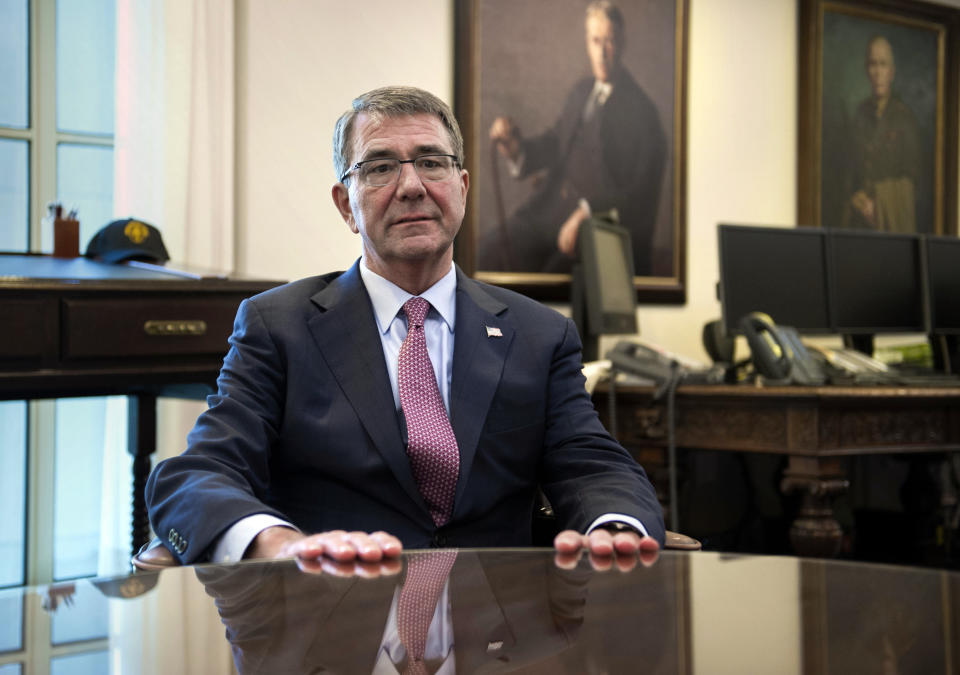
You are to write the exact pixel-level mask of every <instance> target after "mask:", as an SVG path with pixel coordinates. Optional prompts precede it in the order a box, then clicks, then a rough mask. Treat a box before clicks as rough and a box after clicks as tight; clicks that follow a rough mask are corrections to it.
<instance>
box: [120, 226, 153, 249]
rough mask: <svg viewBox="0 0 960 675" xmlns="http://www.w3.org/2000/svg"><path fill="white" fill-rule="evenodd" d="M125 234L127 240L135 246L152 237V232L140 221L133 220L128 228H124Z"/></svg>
mask: <svg viewBox="0 0 960 675" xmlns="http://www.w3.org/2000/svg"><path fill="white" fill-rule="evenodd" d="M123 233H124V234H125V235H126V236H127V239H129V240H130V241H132V242H133V243H134V244H142V243H143V241H144V240H145V239H146V238H147V237H149V236H150V230H148V229H147V226H146V225H144V224H143V223H141V222H140V221H139V220H131V221H130V222H129V223H127V226H126V227H125V228H123Z"/></svg>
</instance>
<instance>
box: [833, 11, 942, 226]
mask: <svg viewBox="0 0 960 675" xmlns="http://www.w3.org/2000/svg"><path fill="white" fill-rule="evenodd" d="M823 18H824V21H823V71H822V72H823V100H822V143H821V157H822V164H821V167H822V168H821V179H820V189H821V195H822V201H821V212H820V224H822V225H824V226H827V227H843V228H853V229H869V230H874V231H878V232H899V233H915V232H940V231H942V227H943V224H942V217H938V216H937V203H936V185H937V184H938V181H940V182H941V184H942V180H943V178H942V176H943V161H944V160H943V158H942V157H938V154H937V128H938V124H937V122H938V115H942V112H941V111H942V110H943V107H944V106H943V101H942V96H943V94H942V91H941V90H942V85H941V84H939V83H938V73H942V72H943V70H942V64H940V63H939V58H940V57H939V56H938V41H939V40H940V39H942V36H941V35H940V33H939V32H938V31H937V29H936V26H925V25H923V24H922V23H911V22H908V21H906V20H898V19H895V18H893V17H890V16H879V15H878V16H874V15H872V14H870V13H865V14H864V13H857V12H853V13H845V12H842V11H831V12H826V13H825V14H824V17H823ZM941 133H942V132H941Z"/></svg>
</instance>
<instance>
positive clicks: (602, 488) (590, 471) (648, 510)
mask: <svg viewBox="0 0 960 675" xmlns="http://www.w3.org/2000/svg"><path fill="white" fill-rule="evenodd" d="M564 327H565V329H564V331H563V335H562V339H561V341H560V342H559V344H558V345H557V347H556V349H555V351H554V356H553V362H552V366H551V373H550V379H549V383H548V388H547V397H548V401H547V410H548V418H547V428H546V435H545V440H544V453H543V457H542V460H541V467H540V472H541V486H542V488H543V490H544V493H545V494H546V496H547V499H549V500H550V503H551V505H552V506H553V508H554V510H555V511H556V513H557V515H558V517H559V518H560V523H561V525H562V526H563V527H568V528H572V529H575V530H578V531H580V532H584V531H586V528H587V527H588V526H589V525H590V524H591V523H592V522H593V521H594V520H595V519H596V518H597V517H599V516H601V515H603V514H606V513H622V514H624V515H630V516H633V517H635V518H637V519H638V520H640V522H642V523H643V524H644V527H646V528H647V531H648V533H649V534H650V536H652V537H654V538H655V539H657V540H658V541H659V542H660V544H661V545H662V544H663V539H664V524H663V512H662V509H661V507H660V504H659V502H658V501H657V497H656V493H655V491H654V489H653V486H652V485H651V484H650V481H649V480H648V479H647V476H646V474H645V472H644V470H643V468H641V467H640V465H639V464H637V462H636V461H635V460H634V459H633V457H631V456H630V454H629V453H628V452H627V451H626V450H625V449H624V448H623V447H622V446H621V445H620V444H619V443H617V442H616V441H615V440H614V439H613V437H611V436H610V434H609V433H607V431H606V429H605V428H604V427H603V425H602V424H601V423H600V419H599V417H598V415H597V411H596V409H595V408H594V406H593V402H592V400H591V399H590V396H589V394H588V393H587V391H586V387H585V380H584V377H583V373H582V370H581V368H582V364H581V357H580V349H581V345H580V338H579V336H578V335H577V331H576V328H575V327H574V325H573V322H572V321H571V320H569V319H566V320H565V323H564Z"/></svg>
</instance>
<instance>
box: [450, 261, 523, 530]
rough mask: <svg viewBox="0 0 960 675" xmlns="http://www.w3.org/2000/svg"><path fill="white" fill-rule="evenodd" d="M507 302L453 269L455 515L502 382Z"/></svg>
mask: <svg viewBox="0 0 960 675" xmlns="http://www.w3.org/2000/svg"><path fill="white" fill-rule="evenodd" d="M506 309H507V306H506V305H505V304H503V303H502V302H500V301H499V300H496V299H495V298H493V297H492V296H490V295H489V294H487V292H486V291H484V290H483V289H482V288H481V287H480V286H479V285H477V284H476V283H475V282H474V281H472V280H471V279H470V278H468V277H467V276H466V275H465V274H464V273H463V271H462V270H460V268H459V267H458V268H457V325H456V340H455V343H454V349H453V377H452V383H451V385H452V386H451V391H450V416H451V420H450V423H451V425H452V426H453V431H454V434H456V437H457V444H458V445H459V447H460V480H459V482H458V483H457V496H456V499H455V501H454V515H456V510H457V506H458V505H459V504H460V501H461V497H462V496H463V491H464V488H465V486H466V484H467V479H468V478H469V475H470V469H471V468H472V466H473V459H474V457H475V456H476V453H477V442H478V440H479V438H480V431H481V429H482V428H483V424H484V421H485V420H486V419H487V411H488V410H489V408H490V402H491V401H492V400H493V395H494V393H495V392H496V390H497V385H498V384H499V383H500V378H501V374H502V372H503V364H504V361H505V360H506V356H507V351H508V350H509V348H510V343H511V342H512V341H513V336H514V328H513V324H512V323H511V322H510V321H509V320H508V319H506V317H505V316H503V313H504V312H505V311H506Z"/></svg>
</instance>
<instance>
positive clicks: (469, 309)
mask: <svg viewBox="0 0 960 675" xmlns="http://www.w3.org/2000/svg"><path fill="white" fill-rule="evenodd" d="M456 303H457V315H456V317H457V318H456V335H455V338H456V339H455V345H454V354H453V374H452V380H451V389H450V415H451V424H452V426H453V430H454V433H455V434H456V437H457V441H458V444H459V447H460V478H459V482H458V485H457V493H456V498H455V502H454V510H453V515H452V517H451V519H450V521H449V522H448V523H447V524H446V525H445V526H443V527H442V528H439V529H438V528H437V527H436V526H435V525H434V523H433V520H432V519H431V517H430V514H429V512H428V510H427V507H426V504H425V503H424V501H423V498H422V497H421V495H420V491H419V489H418V488H417V484H416V482H415V480H414V478H413V474H412V472H411V469H410V464H409V461H408V459H407V456H406V452H405V448H404V433H403V430H402V429H401V422H400V417H399V415H398V412H397V410H396V406H395V403H394V399H393V394H392V391H391V387H390V380H389V377H388V374H387V367H386V363H385V360H384V355H383V347H382V345H381V341H380V336H379V334H378V329H377V324H376V320H375V319H374V315H373V309H372V306H371V303H370V299H369V296H368V295H367V292H366V289H365V287H364V285H363V282H362V280H361V278H360V273H359V270H358V264H354V265H353V267H352V268H351V269H350V270H349V271H347V272H343V273H339V272H338V273H332V274H328V275H324V276H319V277H311V278H308V279H303V280H300V281H297V282H294V283H290V284H287V285H285V286H282V287H279V288H276V289H273V290H270V291H267V292H266V293H263V294H260V295H258V296H255V297H254V298H251V299H249V300H246V301H244V302H243V304H242V305H241V306H240V309H239V311H238V313H237V318H236V322H235V325H234V332H233V335H232V336H231V338H230V350H229V353H228V354H227V356H226V358H225V359H224V364H223V368H222V370H221V372H220V377H219V379H218V391H217V393H216V394H214V395H212V396H210V397H209V398H208V404H209V408H208V409H207V410H206V411H205V412H204V413H203V414H202V415H201V416H200V418H199V419H198V420H197V424H196V426H195V427H194V429H193V431H191V433H190V435H189V437H188V448H187V450H186V451H185V452H184V453H183V454H182V455H180V456H178V457H173V458H171V459H168V460H165V461H164V462H161V463H160V464H158V465H157V467H156V468H155V470H154V471H153V473H152V474H151V476H150V479H149V481H148V483H147V503H148V506H149V510H150V520H151V524H152V525H153V528H154V531H155V532H156V533H157V534H158V536H159V537H160V538H161V539H163V540H164V541H165V542H166V543H167V544H168V547H170V548H172V549H173V552H174V555H176V556H177V558H178V559H179V560H180V562H182V563H192V562H196V561H198V560H203V559H204V557H205V556H206V555H209V552H210V550H211V548H212V546H213V545H214V544H215V543H216V541H217V539H218V538H219V536H220V535H221V534H223V533H224V531H225V530H226V529H228V528H229V527H230V526H231V525H232V524H234V523H235V522H237V521H238V520H240V519H241V518H243V517H245V516H248V515H252V514H255V513H270V514H274V515H276V516H278V517H280V518H284V519H287V520H289V521H290V522H292V523H293V524H295V525H296V526H297V527H299V528H301V529H302V530H303V531H305V532H321V531H325V530H332V529H345V530H365V531H375V530H381V529H382V530H385V531H387V532H390V533H391V534H394V535H396V536H397V537H399V538H400V540H401V541H402V542H403V544H404V546H405V547H406V548H423V547H426V546H458V547H464V546H524V545H530V543H531V536H532V535H531V520H532V514H533V507H534V502H535V498H536V494H537V487H538V486H540V487H541V488H542V489H543V491H544V493H545V494H546V496H547V498H548V499H549V500H550V502H551V504H552V505H553V507H554V510H555V512H556V513H557V515H558V518H559V525H560V526H562V527H570V528H574V529H578V530H580V531H583V530H585V529H586V527H588V526H589V525H590V523H591V522H592V521H593V520H594V519H595V518H597V517H598V516H600V515H602V514H604V513H609V512H616V513H623V514H626V515H630V516H634V517H636V518H638V519H639V520H640V521H641V522H643V523H644V525H645V526H646V527H647V529H648V531H649V532H650V534H651V535H652V536H654V537H655V538H657V539H659V540H660V541H661V543H662V541H663V519H662V514H661V509H660V505H659V504H658V502H657V499H656V495H655V493H654V490H653V487H652V486H651V485H650V483H649V481H648V480H647V478H646V475H645V474H644V472H643V469H641V468H640V466H639V465H638V464H637V463H636V462H635V461H634V460H633V459H632V458H631V457H630V455H629V454H628V453H627V452H626V451H625V450H624V449H623V448H622V447H621V446H620V445H619V444H617V443H616V441H614V440H613V438H611V437H610V435H609V434H608V433H607V432H606V430H605V429H604V428H603V426H602V425H601V424H600V421H599V418H598V416H597V413H596V411H595V409H594V407H593V404H592V402H591V400H590V397H589V396H588V394H587V392H586V390H585V389H584V380H583V376H582V374H581V360H580V339H579V337H578V335H577V332H576V329H575V328H574V325H573V322H571V321H570V320H569V319H566V318H564V317H562V316H560V315H559V314H557V313H556V312H554V311H553V310H551V309H548V308H546V307H544V306H543V305H541V304H539V303H537V302H534V301H533V300H530V299H529V298H526V297H524V296H521V295H519V294H517V293H513V292H511V291H507V290H504V289H502V288H498V287H495V286H489V285H486V284H482V283H479V282H476V281H473V280H471V279H470V278H468V277H467V276H466V275H464V274H463V272H462V271H461V270H459V269H458V270H457V295H456ZM488 328H495V329H498V330H494V331H490V330H488Z"/></svg>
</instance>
